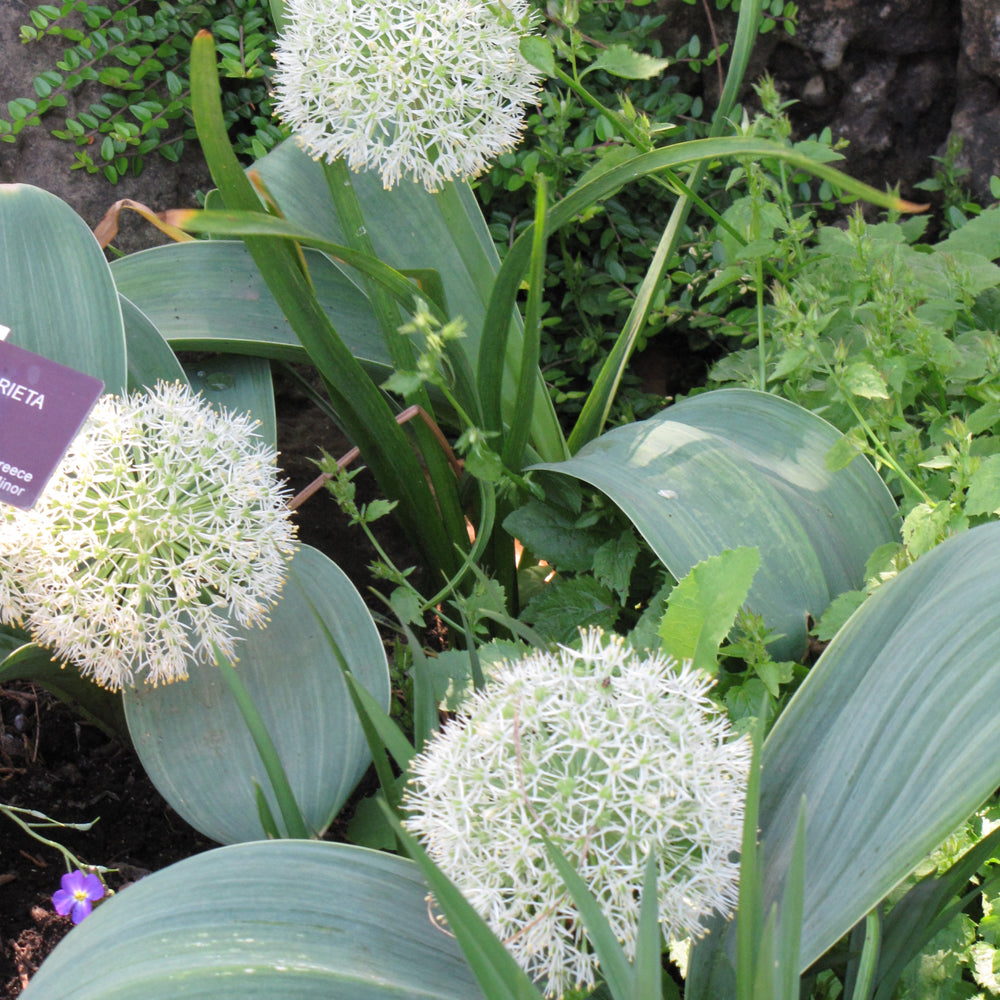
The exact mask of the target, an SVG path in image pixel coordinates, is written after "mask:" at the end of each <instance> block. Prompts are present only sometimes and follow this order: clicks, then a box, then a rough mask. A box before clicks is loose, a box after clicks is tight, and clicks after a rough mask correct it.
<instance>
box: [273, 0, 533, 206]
mask: <svg viewBox="0 0 1000 1000" xmlns="http://www.w3.org/2000/svg"><path fill="white" fill-rule="evenodd" d="M287 10H288V14H289V25H288V27H287V29H286V30H285V31H284V33H283V34H282V36H281V37H280V38H279V40H278V43H277V46H276V49H275V56H274V58H275V64H276V67H277V68H276V72H275V75H274V89H275V98H276V99H275V110H276V112H277V114H278V116H279V117H280V118H281V119H282V120H283V121H284V122H285V124H286V125H288V127H289V128H290V129H291V130H292V133H293V134H294V135H295V136H296V138H297V139H298V141H299V142H300V143H301V144H302V145H303V146H305V148H306V149H307V150H308V151H309V152H310V153H311V154H312V155H313V156H314V157H316V158H317V159H321V158H322V159H326V160H328V161H330V162H333V161H334V160H335V159H338V158H340V157H344V158H346V160H347V164H348V166H349V167H351V169H353V170H360V169H363V168H371V169H374V170H377V171H378V172H379V173H380V174H381V176H382V182H383V184H384V185H385V186H386V187H387V188H390V187H392V186H393V185H395V184H397V183H398V182H399V180H400V179H401V178H402V177H404V176H406V177H412V178H413V179H414V180H417V181H419V182H421V183H422V184H423V185H424V186H425V187H426V188H427V189H428V190H431V191H433V190H436V189H437V188H439V187H440V186H441V184H442V183H443V182H445V181H448V180H451V179H453V178H456V177H458V178H467V177H475V176H476V175H477V174H479V173H480V172H481V171H482V170H483V169H484V168H485V167H486V166H487V165H488V164H489V162H490V160H491V159H492V158H493V157H495V156H496V155H498V154H499V153H502V152H504V151H505V150H508V149H510V148H512V147H513V146H514V144H515V143H516V142H517V141H518V139H519V137H520V134H521V131H522V129H523V125H524V110H523V107H524V105H525V104H526V103H528V102H532V101H534V100H535V95H536V93H537V90H538V79H539V74H538V72H537V71H536V70H535V69H533V68H532V67H531V66H530V65H529V64H528V63H527V62H526V61H525V59H524V58H523V57H522V56H521V53H520V50H519V42H520V39H521V37H522V36H523V35H524V34H525V33H526V31H527V30H528V28H529V27H530V25H531V14H530V13H529V6H528V3H527V0H503V2H499V3H497V2H493V0H379V2H377V3H373V2H371V0H289V2H288V4H287Z"/></svg>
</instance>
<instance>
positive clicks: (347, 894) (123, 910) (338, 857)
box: [22, 840, 482, 1000]
mask: <svg viewBox="0 0 1000 1000" xmlns="http://www.w3.org/2000/svg"><path fill="white" fill-rule="evenodd" d="M426 895H427V886H426V883H425V882H424V880H423V879H422V878H421V876H420V873H419V871H418V870H417V867H416V865H414V864H413V862H411V861H407V860H404V859H403V858H398V857H394V856H392V855H389V854H381V853H379V852H377V851H369V850H366V849H364V848H360V847H349V846H346V845H343V844H329V843H318V842H314V841H294V840H277V841H264V842H257V843H252V844H238V845H235V846H233V847H223V848H218V849H216V850H214V851H207V852H205V853H204V854H198V855H196V856H195V857H192V858H188V859H187V860H185V861H181V862H179V863H178V864H176V865H172V866H171V867H169V868H166V869H164V870H163V871H159V872H156V873H155V874H153V875H149V876H147V877H146V878H144V879H143V880H142V881H141V882H137V883H135V884H134V885H131V886H129V887H128V888H127V889H125V890H124V891H123V892H121V893H120V894H119V895H117V896H115V897H113V898H112V899H110V900H107V901H106V902H104V903H101V904H100V905H99V906H98V907H97V908H96V909H95V910H94V912H93V913H92V914H91V915H90V916H89V917H88V918H87V919H86V920H85V921H84V922H83V923H81V924H80V926H79V927H77V928H75V929H74V931H73V933H72V934H70V935H68V936H67V937H66V938H65V939H64V940H63V941H62V942H61V943H60V945H59V947H58V948H56V950H55V951H54V952H53V953H52V955H51V956H49V958H48V959H47V960H46V961H45V963H44V965H43V966H42V968H41V969H39V971H38V973H37V974H36V975H35V977H34V978H33V979H32V981H31V982H30V983H29V985H28V988H27V990H26V991H25V992H24V993H23V994H22V996H23V997H24V1000H52V998H55V997H59V998H60V1000H179V998H184V1000H275V998H288V1000H417V998H420V1000H478V998H481V997H482V993H481V992H480V990H479V988H478V986H477V985H476V980H475V978H474V977H473V975H472V973H471V971H470V970H469V967H468V965H467V964H466V962H465V959H464V958H463V957H462V953H461V951H460V950H459V948H458V946H457V945H456V944H455V941H454V939H453V938H452V937H451V936H449V935H448V934H445V933H444V932H443V931H442V930H441V929H440V927H438V926H436V925H435V924H434V922H433V921H432V920H431V919H430V917H429V916H428V913H427V903H426V900H425V897H426Z"/></svg>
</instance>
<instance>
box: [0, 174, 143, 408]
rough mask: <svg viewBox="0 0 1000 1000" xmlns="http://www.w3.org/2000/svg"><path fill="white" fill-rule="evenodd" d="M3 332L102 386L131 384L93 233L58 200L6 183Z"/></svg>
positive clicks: (0, 278) (1, 248) (0, 218)
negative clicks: (87, 376) (6, 330)
mask: <svg viewBox="0 0 1000 1000" xmlns="http://www.w3.org/2000/svg"><path fill="white" fill-rule="evenodd" d="M0 326H7V327H10V329H11V333H10V337H9V340H10V342H11V343H12V344H17V345H18V347H23V348H25V349H27V350H29V351H34V352H35V353H36V354H41V355H43V356H44V357H46V358H49V359H50V360H52V361H58V362H59V364H62V365H67V366H68V367H70V368H76V369H77V370H78V371H82V372H86V373H87V374H88V375H93V376H94V377H95V378H99V379H101V380H103V382H104V391H105V392H121V391H122V390H123V389H124V388H125V385H126V360H125V331H124V328H123V325H122V313H121V308H120V307H119V305H118V295H117V294H116V292H115V285H114V282H113V281H112V280H111V274H110V272H109V270H108V264H107V261H106V260H105V259H104V254H103V253H102V252H101V248H100V247H99V246H98V244H97V240H96V239H95V238H94V235H93V233H91V231H90V230H89V229H88V228H87V225H86V223H85V222H84V221H83V219H81V218H80V217H79V216H78V215H77V214H76V212H74V211H73V209H72V208H70V207H69V205H67V204H66V203H65V202H64V201H62V200H61V199H59V198H57V197H56V196H55V195H54V194H49V193H48V192H47V191H42V190H41V189H40V188H36V187H32V186H31V185H30V184H0Z"/></svg>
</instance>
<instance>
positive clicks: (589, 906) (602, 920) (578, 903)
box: [543, 837, 656, 1000]
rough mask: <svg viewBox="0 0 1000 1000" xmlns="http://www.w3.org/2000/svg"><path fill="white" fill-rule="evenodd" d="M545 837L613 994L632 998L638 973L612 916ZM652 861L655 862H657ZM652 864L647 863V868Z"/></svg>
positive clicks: (621, 998) (624, 999) (621, 999)
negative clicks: (632, 964) (606, 914)
mask: <svg viewBox="0 0 1000 1000" xmlns="http://www.w3.org/2000/svg"><path fill="white" fill-rule="evenodd" d="M543 839H544V840H545V850H546V851H548V855H549V858H550V859H551V861H552V863H553V864H554V865H555V866H556V868H558V869H559V877H560V878H561V879H562V880H563V882H564V883H565V885H566V889H567V891H568V892H569V894H570V896H571V897H572V899H573V905H574V906H575V907H576V909H577V912H579V914H580V919H581V920H582V921H583V925H584V927H586V928H587V938H588V939H589V941H590V942H591V944H593V946H594V951H595V952H596V953H597V957H598V959H599V961H600V963H601V974H602V975H603V976H604V979H605V981H606V982H607V984H608V988H609V989H610V990H611V995H612V996H613V997H614V998H615V1000H629V998H631V997H633V996H635V993H634V990H633V986H634V982H635V975H634V973H633V970H632V966H631V965H630V964H629V960H628V959H627V958H626V957H625V952H624V951H623V950H622V946H621V944H619V942H618V939H617V938H616V937H615V932H614V931H613V930H612V929H611V924H610V923H608V918H607V917H606V916H605V915H604V913H603V911H602V910H601V907H600V904H599V903H598V902H597V900H596V899H594V897H593V895H592V894H591V892H590V890H589V889H588V888H587V883H586V882H584V881H583V879H582V878H580V876H579V874H578V873H577V871H576V869H575V868H574V867H573V865H572V863H571V862H570V860H569V858H567V857H566V855H565V854H563V852H562V851H560V850H559V848H558V847H556V845H555V844H553V843H552V841H550V840H549V839H548V838H547V837H544V838H543ZM651 863H653V864H655V861H652V862H651ZM648 867H649V866H648V865H647V871H648ZM648 881H649V880H648V879H645V880H644V883H643V884H644V885H645V884H646V883H648ZM654 885H655V882H654ZM655 899H656V894H655V893H654V908H655ZM643 903H644V904H646V905H648V901H647V900H646V899H645V898H643ZM644 909H645V906H644ZM637 1000H638V998H637Z"/></svg>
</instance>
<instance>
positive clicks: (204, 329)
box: [111, 240, 391, 380]
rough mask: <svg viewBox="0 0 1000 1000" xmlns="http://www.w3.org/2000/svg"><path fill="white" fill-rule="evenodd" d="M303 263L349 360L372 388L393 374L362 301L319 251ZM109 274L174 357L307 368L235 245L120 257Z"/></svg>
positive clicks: (176, 247)
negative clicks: (216, 354) (220, 357)
mask: <svg viewBox="0 0 1000 1000" xmlns="http://www.w3.org/2000/svg"><path fill="white" fill-rule="evenodd" d="M305 258H306V262H307V265H308V267H309V274H310V277H311V278H312V282H313V286H314V288H315V291H316V295H317V298H318V300H319V303H320V305H321V306H322V308H323V310H324V312H326V314H327V315H328V316H329V317H330V319H331V320H332V321H333V325H334V326H335V327H336V328H337V332H338V333H339V334H340V335H341V337H342V338H343V339H344V343H345V344H346V345H347V346H348V348H349V349H350V351H351V353H352V354H353V355H354V356H355V357H356V358H358V359H359V360H360V361H361V362H363V363H364V364H365V365H366V366H368V367H369V370H372V371H373V377H374V378H375V379H376V380H380V379H384V378H385V377H386V376H387V375H388V374H389V372H390V371H391V369H390V367H389V358H388V354H387V353H386V350H385V347H384V345H383V344H382V341H381V339H380V338H379V335H378V327H377V325H376V323H375V319H374V317H373V315H372V312H371V309H370V307H369V306H368V300H367V299H366V298H365V295H364V293H363V292H362V291H361V290H360V289H359V288H358V286H357V285H356V284H354V282H353V281H352V280H351V279H350V278H349V277H348V276H347V275H346V274H345V273H344V272H343V271H342V270H341V269H340V268H339V267H338V266H337V265H336V264H334V263H333V261H331V260H330V259H329V257H327V256H326V255H325V254H322V253H320V252H319V251H317V250H306V251H305ZM111 274H112V276H113V277H114V279H115V284H116V285H117V287H118V290H119V292H121V294H122V295H126V296H128V298H129V299H131V300H132V302H134V303H135V304H136V305H137V306H138V307H139V308H140V309H141V310H142V311H143V313H145V315H146V316H148V317H149V319H150V320H151V321H152V322H153V323H154V324H155V325H156V327H157V329H158V330H159V331H160V332H161V333H162V334H163V336H164V338H165V339H166V340H167V341H168V342H169V343H170V344H171V345H172V346H173V348H174V349H175V350H185V351H192V350H199V351H202V350H208V351H226V352H236V353H240V354H252V355H259V356H261V357H267V358H279V359H284V360H286V361H305V360H307V358H306V353H305V351H304V350H303V348H302V345H301V344H300V343H299V341H298V339H297V338H296V337H295V334H294V333H293V332H292V329H291V327H290V326H289V325H288V322H287V320H286V319H285V318H284V316H282V315H281V311H280V310H279V309H278V306H277V303H276V302H275V301H274V297H273V296H272V295H271V293H270V292H269V291H268V288H267V285H266V284H265V283H264V279H263V278H262V277H261V275H260V272H259V271H258V270H257V268H256V267H255V266H254V263H253V260H252V259H251V257H250V254H249V253H248V252H247V249H246V247H245V246H244V245H243V243H241V242H233V241H231V240H197V241H195V242H192V243H175V244H169V245H166V246H160V247H153V248H152V249H150V250H143V251H142V252H141V253H136V254H131V255H130V256H128V257H121V258H119V259H118V260H116V261H115V262H114V263H113V264H112V265H111Z"/></svg>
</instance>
